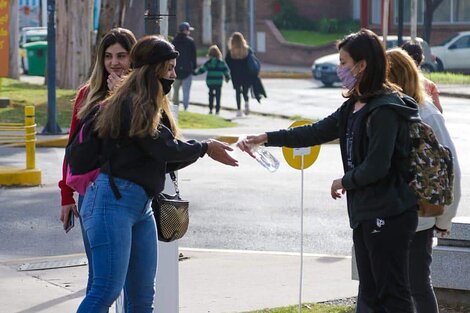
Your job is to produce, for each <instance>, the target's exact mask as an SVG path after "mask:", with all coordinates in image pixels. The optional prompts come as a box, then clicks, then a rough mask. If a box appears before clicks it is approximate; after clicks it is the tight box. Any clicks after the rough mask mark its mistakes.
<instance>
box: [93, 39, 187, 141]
mask: <svg viewBox="0 0 470 313" xmlns="http://www.w3.org/2000/svg"><path fill="white" fill-rule="evenodd" d="M162 49H163V50H164V49H166V50H169V51H170V52H172V53H173V54H171V56H173V55H177V52H176V51H175V50H174V47H173V45H172V44H170V43H169V42H168V41H166V40H165V39H163V38H161V37H158V36H146V37H143V38H141V39H140V40H139V41H138V42H137V43H136V44H135V46H134V48H133V49H132V50H131V55H130V59H131V63H132V64H133V66H134V67H135V68H134V69H132V71H131V72H130V74H129V75H128V76H127V77H126V78H125V79H124V81H123V84H122V85H121V87H119V88H118V90H117V91H116V92H115V93H113V94H112V95H111V96H109V97H108V98H107V99H106V100H105V105H104V107H103V109H102V110H101V112H100V114H99V115H98V118H97V121H96V126H95V129H96V130H97V131H98V134H99V136H100V137H102V138H107V137H110V138H118V137H120V136H125V135H128V136H130V137H140V138H142V137H145V136H157V135H158V132H159V131H158V129H159V127H160V126H161V122H162V116H163V115H166V117H167V118H168V121H169V123H170V128H171V130H172V132H173V134H174V136H175V137H179V130H178V127H177V125H176V122H175V120H174V118H173V114H172V113H171V109H170V102H169V101H168V98H167V96H166V95H165V94H164V93H163V87H162V85H161V83H160V78H163V77H164V76H165V75H166V74H167V73H168V71H169V69H170V59H169V58H168V54H167V53H166V52H167V51H162ZM161 55H165V56H166V57H167V58H166V59H165V57H163V58H164V59H160V60H158V59H156V56H157V57H158V56H161ZM173 58H176V56H174V57H173ZM136 64H138V66H136ZM126 101H131V103H132V105H131V111H132V119H131V125H130V130H129V133H128V134H121V133H120V130H121V114H122V113H121V110H122V107H123V103H125V102H126Z"/></svg>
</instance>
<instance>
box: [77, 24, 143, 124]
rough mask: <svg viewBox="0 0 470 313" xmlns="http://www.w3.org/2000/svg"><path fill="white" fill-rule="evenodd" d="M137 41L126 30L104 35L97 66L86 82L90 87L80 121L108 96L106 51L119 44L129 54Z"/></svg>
mask: <svg viewBox="0 0 470 313" xmlns="http://www.w3.org/2000/svg"><path fill="white" fill-rule="evenodd" d="M136 41H137V40H136V39H135V36H134V34H133V33H132V32H131V31H130V30H128V29H125V28H119V27H117V28H113V29H111V30H110V31H109V32H107V33H106V34H105V35H104V37H103V39H102V40H101V42H100V44H99V46H98V51H97V54H96V60H95V65H94V67H93V71H92V73H91V76H90V79H89V80H88V81H87V82H86V85H88V86H89V87H88V94H87V97H86V99H85V101H84V102H83V104H82V105H81V106H80V109H79V111H78V114H77V117H78V118H79V119H82V118H83V117H85V115H87V114H88V112H90V111H91V109H92V108H93V107H94V106H95V105H97V104H99V103H100V102H101V101H103V100H104V99H105V98H106V97H107V96H108V85H107V82H106V80H107V79H108V75H109V73H108V71H106V68H105V67H104V56H105V53H106V49H108V48H109V47H110V46H112V45H114V44H116V43H118V44H120V45H121V46H122V47H123V48H124V49H125V50H126V51H127V52H130V51H131V49H132V47H133V46H134V44H135V43H136Z"/></svg>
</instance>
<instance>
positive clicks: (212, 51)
mask: <svg viewBox="0 0 470 313" xmlns="http://www.w3.org/2000/svg"><path fill="white" fill-rule="evenodd" d="M207 55H208V56H209V60H208V61H207V62H206V63H204V65H202V66H201V67H200V68H199V69H198V70H197V71H196V72H195V73H194V75H199V74H202V73H205V72H207V76H206V84H207V87H209V114H212V109H213V108H214V98H215V103H216V104H215V114H219V111H220V96H221V90H222V83H223V82H224V77H225V81H226V82H228V81H229V80H230V74H229V70H228V67H227V64H225V62H224V61H223V60H222V53H221V52H220V50H219V48H218V47H217V45H213V46H210V47H209V51H208V53H207Z"/></svg>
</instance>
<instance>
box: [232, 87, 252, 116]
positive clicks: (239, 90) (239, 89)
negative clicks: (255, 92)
mask: <svg viewBox="0 0 470 313" xmlns="http://www.w3.org/2000/svg"><path fill="white" fill-rule="evenodd" d="M249 89H250V87H249V86H243V85H238V86H235V97H236V99H237V110H241V109H242V106H241V95H243V99H244V100H245V102H248V90H249Z"/></svg>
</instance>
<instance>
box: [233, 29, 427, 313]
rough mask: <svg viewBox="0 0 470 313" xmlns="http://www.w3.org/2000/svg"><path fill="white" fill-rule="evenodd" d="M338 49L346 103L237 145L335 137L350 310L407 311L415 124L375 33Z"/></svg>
mask: <svg viewBox="0 0 470 313" xmlns="http://www.w3.org/2000/svg"><path fill="white" fill-rule="evenodd" d="M364 47H367V49H364ZM338 50H339V56H340V62H339V67H338V76H339V77H340V79H341V80H342V82H343V85H344V86H345V87H346V88H347V92H345V94H344V96H345V97H346V98H347V99H348V100H347V101H346V102H344V103H343V105H342V106H341V107H340V108H339V109H338V110H336V112H334V113H333V114H331V115H330V116H328V117H326V118H324V119H322V120H320V121H319V122H317V123H313V124H311V125H307V126H303V127H297V128H293V129H290V130H279V131H276V132H267V133H263V134H260V135H253V136H248V137H246V138H245V139H243V140H242V141H240V142H239V143H238V144H237V145H238V147H239V148H240V149H241V150H243V151H246V152H248V153H249V154H251V151H250V149H251V148H252V146H253V145H258V144H266V145H269V146H287V147H308V146H314V145H319V144H322V143H326V142H329V141H331V140H334V139H337V138H339V141H340V148H341V157H342V160H343V168H344V173H345V174H344V176H343V177H341V178H339V179H335V180H333V183H332V185H331V190H330V192H331V196H332V198H333V199H338V198H341V196H342V194H344V193H345V192H347V208H348V214H349V220H350V225H351V228H352V229H353V241H354V248H355V254H356V260H357V267H358V273H359V292H358V300H357V309H356V312H358V313H369V312H370V313H372V312H387V313H392V312H393V313H412V312H413V304H412V300H411V293H410V283H409V279H408V276H409V275H408V264H409V263H408V261H409V260H408V255H409V249H410V242H411V239H412V238H413V235H414V232H415V230H416V226H417V219H418V214H417V203H416V196H415V194H414V192H413V191H412V189H411V188H410V187H409V186H408V182H409V180H410V178H411V177H410V174H409V159H408V154H409V152H410V149H411V146H410V142H409V131H408V123H409V121H412V120H417V119H419V116H418V109H417V106H416V103H415V102H414V101H413V100H412V99H411V98H410V99H408V100H409V101H406V102H405V101H403V100H402V98H401V94H399V93H398V90H399V89H398V87H396V86H395V85H393V84H391V83H390V82H389V81H388V80H387V69H388V63H387V59H386V56H385V51H384V48H383V46H382V43H381V41H380V39H379V38H378V37H377V35H376V34H375V33H373V32H372V31H370V30H366V29H363V30H361V31H359V32H357V33H354V34H351V35H348V36H347V37H345V38H344V39H343V40H341V41H340V42H339V43H338ZM408 103H410V104H409V105H408ZM252 156H253V155H252Z"/></svg>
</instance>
